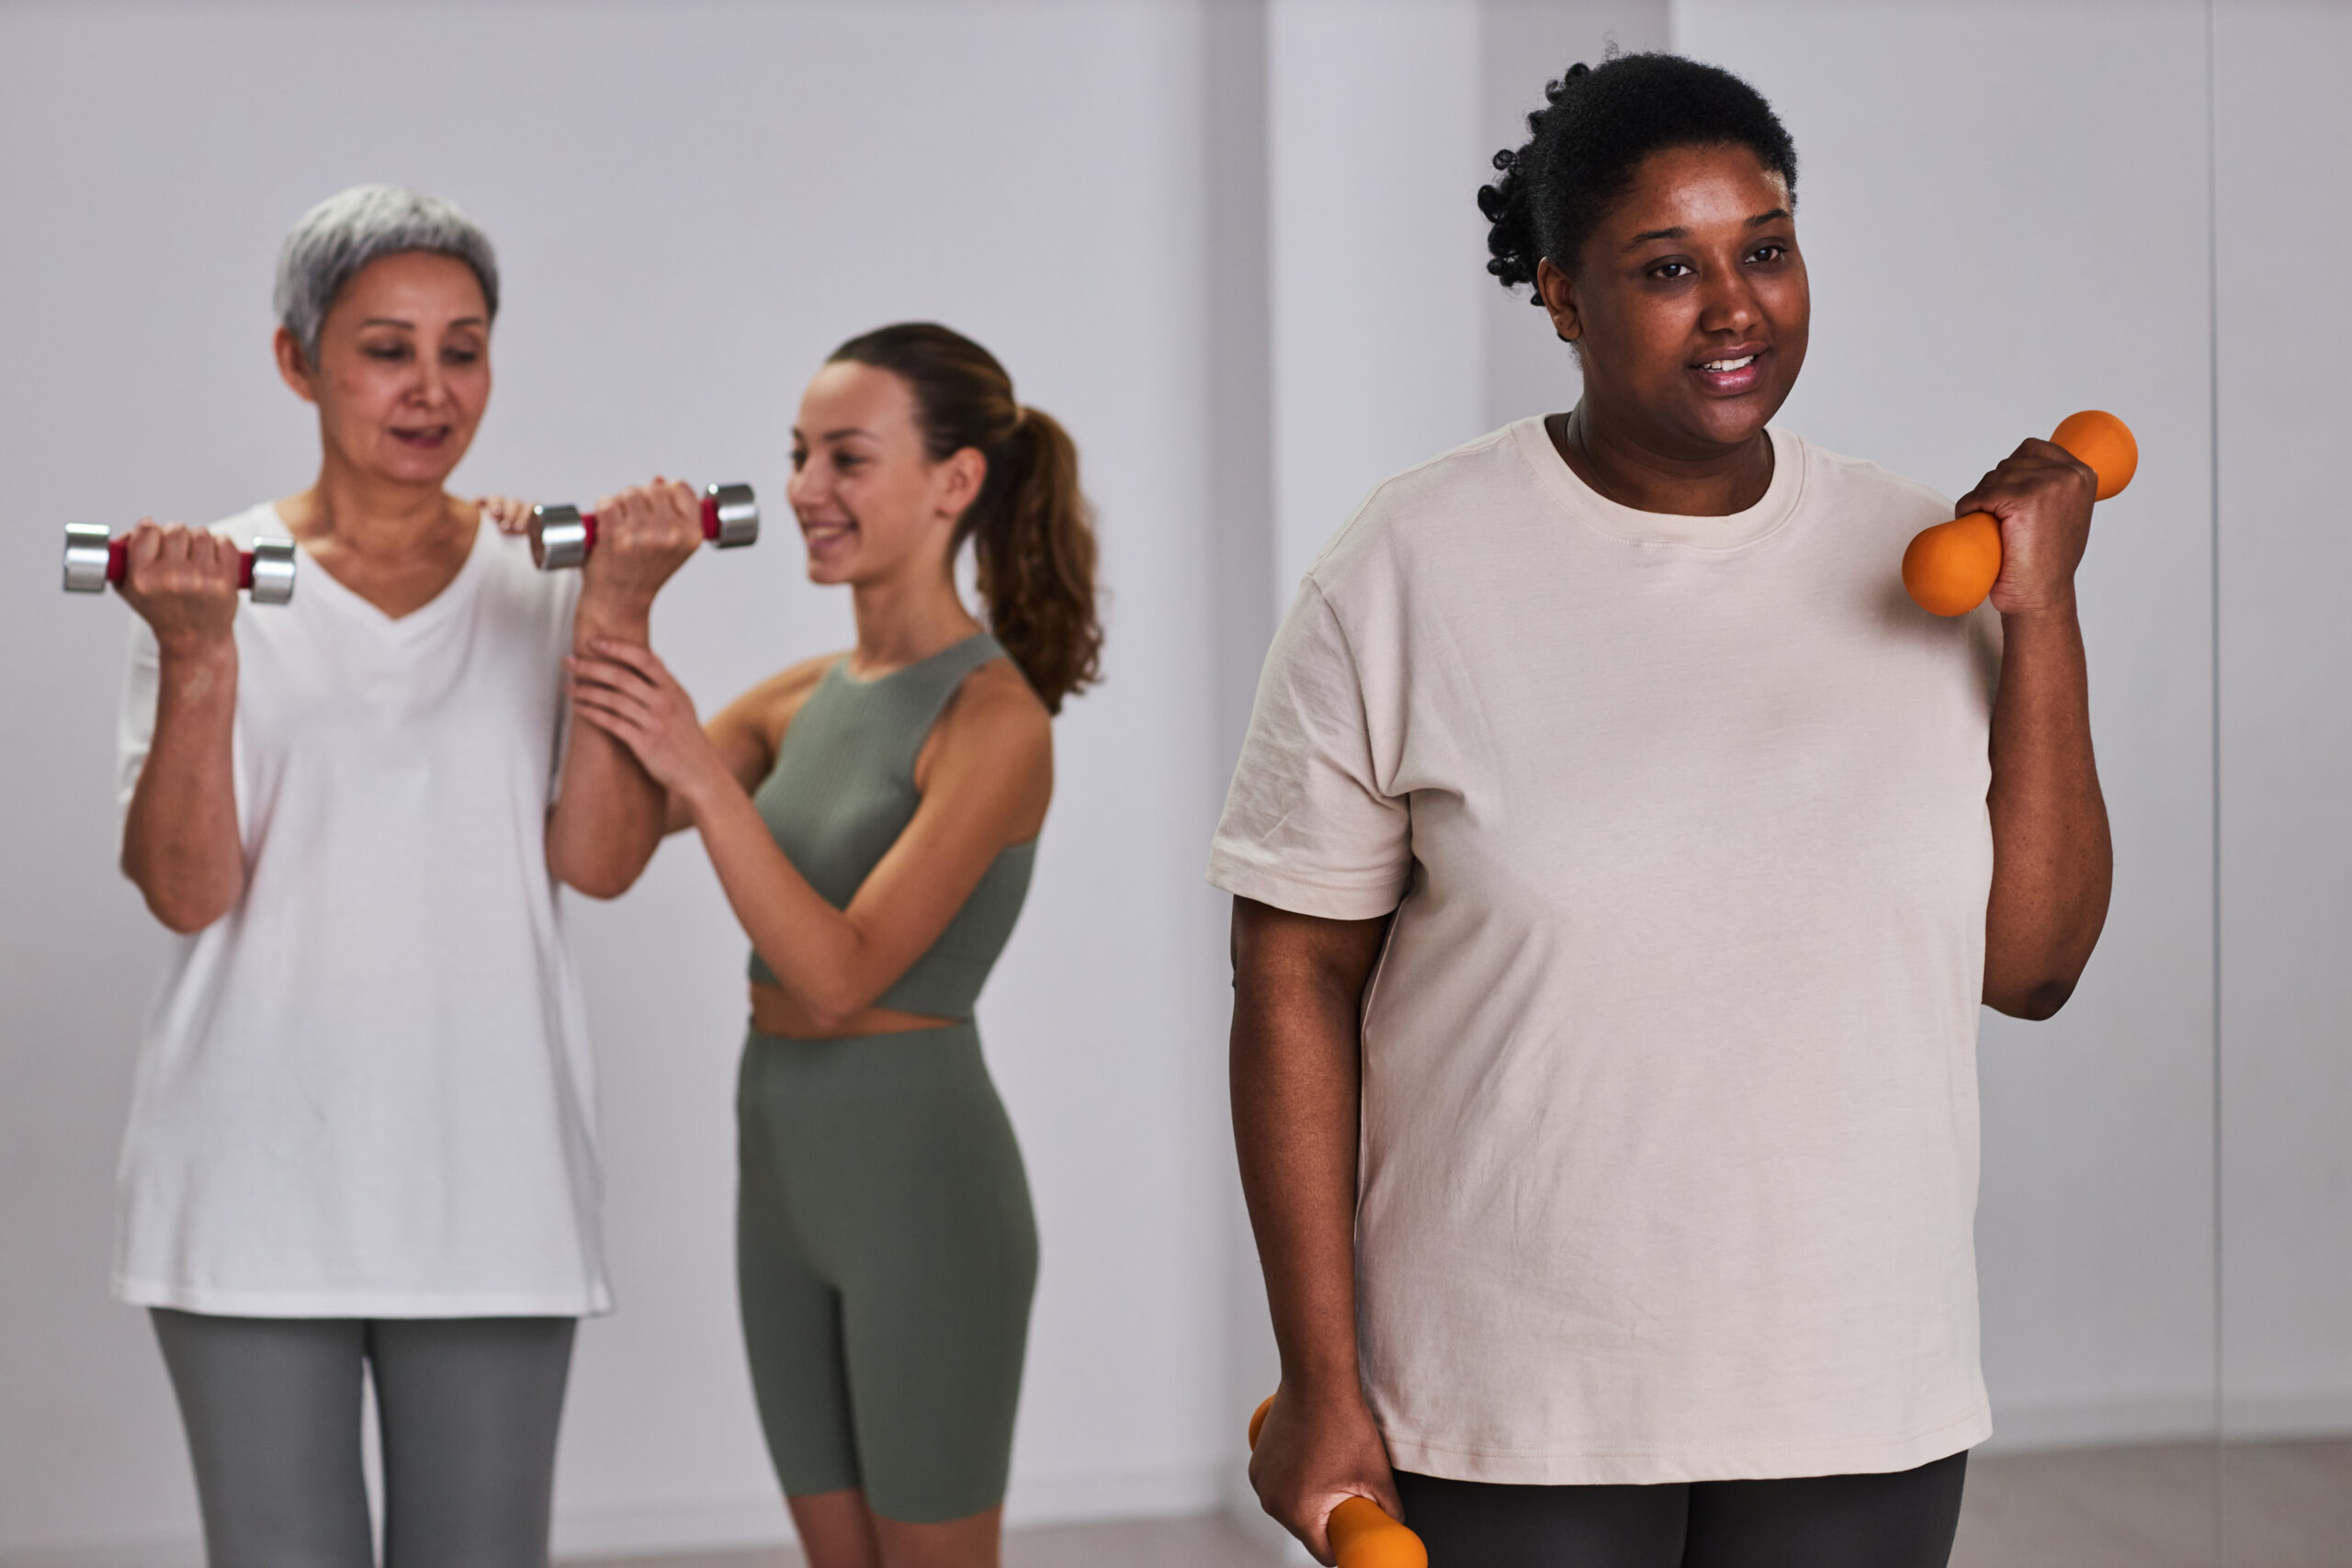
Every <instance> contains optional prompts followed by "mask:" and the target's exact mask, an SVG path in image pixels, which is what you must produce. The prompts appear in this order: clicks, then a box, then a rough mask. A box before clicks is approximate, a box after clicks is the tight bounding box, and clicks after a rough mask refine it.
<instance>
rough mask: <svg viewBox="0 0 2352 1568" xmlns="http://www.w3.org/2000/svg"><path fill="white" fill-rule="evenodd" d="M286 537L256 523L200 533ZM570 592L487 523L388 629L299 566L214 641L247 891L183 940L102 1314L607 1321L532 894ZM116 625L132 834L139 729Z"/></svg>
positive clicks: (549, 901)
mask: <svg viewBox="0 0 2352 1568" xmlns="http://www.w3.org/2000/svg"><path fill="white" fill-rule="evenodd" d="M216 531H217V532H219V533H221V534H224V535H226V536H230V537H232V538H233V539H235V540H236V541H237V542H238V543H239V544H241V545H243V546H246V547H251V545H252V543H253V539H254V535H255V534H256V533H265V534H267V533H278V534H282V533H284V532H285V525H283V524H282V523H280V522H279V521H278V520H277V514H276V513H275V512H274V510H273V509H272V508H271V507H270V506H269V505H267V504H264V505H261V506H256V507H254V508H253V509H252V510H251V511H249V512H244V513H239V514H238V515H237V516H235V517H232V518H231V519H229V520H228V521H227V522H225V523H222V524H220V525H218V528H217V530H216ZM578 581H579V574H578V573H576V572H548V573H544V574H543V573H541V572H539V571H537V570H535V569H534V568H533V567H532V565H531V558H530V554H529V552H528V550H527V549H526V548H525V547H524V546H523V544H522V543H521V542H520V541H519V540H513V539H507V538H504V537H502V536H500V535H499V533H498V531H497V530H496V529H495V528H494V527H492V525H490V523H489V522H488V521H487V520H485V521H484V523H483V524H482V526H481V533H480V534H479V535H478V536H476V537H475V540H474V545H473V549H472V551H471V553H470V554H469V556H468V557H467V558H466V564H465V566H464V568H463V569H462V570H459V571H458V575H457V577H456V579H455V580H454V581H451V582H450V584H449V586H448V587H447V588H446V589H445V590H443V591H442V592H441V594H440V596H439V597H437V598H435V600H434V601H433V602H432V603H431V604H426V605H424V607H423V608H421V609H419V610H417V611H415V612H414V613H413V614H412V615H404V616H402V617H401V618H400V619H398V620H394V619H391V618H390V617H388V616H386V615H384V614H383V613H382V612H381V611H379V610H378V609H377V608H376V607H375V606H374V605H372V604H368V602H367V601H366V600H364V599H362V598H360V597H359V596H358V595H357V594H356V593H354V592H351V591H350V590H349V589H347V588H345V587H344V586H343V585H342V584H341V583H339V582H337V581H335V580H334V578H333V577H331V576H329V575H328V574H327V573H326V572H325V571H324V570H322V569H321V568H320V567H319V566H318V564H317V563H316V562H314V561H311V560H310V559H309V558H307V557H306V558H304V559H303V561H302V563H301V567H300V576H299V580H298V581H297V582H296V584H295V591H294V599H293V602H292V603H291V604H285V605H280V606H269V605H260V606H256V605H250V604H248V605H243V606H241V607H240V608H239V610H238V613H237V620H236V638H237V660H238V667H237V716H236V743H235V773H236V792H237V822H238V828H239V831H240V834H241V836H242V837H243V841H244V851H245V873H246V883H245V893H244V897H243V900H242V901H241V902H240V903H239V904H238V905H237V907H236V908H234V909H232V910H231V911H230V912H229V914H227V915H226V916H224V917H223V918H222V919H219V920H216V921H214V922H213V923H212V924H211V925H209V926H208V927H206V928H205V929H204V930H203V931H198V933H197V934H195V935H194V936H190V937H184V938H181V939H180V940H179V942H178V944H177V949H176V952H175V954H174V957H173V960H172V963H171V965H170V967H169V969H168V971H167V972H166V973H165V975H164V981H163V985H162V987H161V989H160V990H159V992H158V993H157V996H156V998H155V1002H154V1008H153V1013H152V1014H151V1015H150V1017H149V1019H148V1022H147V1028H146V1037H145V1041H144V1043H143V1047H142V1050H141V1059H140V1066H139V1075H138V1086H137V1089H136V1091H135V1095H134V1098H133V1101H132V1106H131V1112H130V1131H129V1133H128V1134H126V1136H125V1138H124V1141H123V1151H122V1168H121V1201H122V1211H121V1232H120V1237H119V1253H118V1260H117V1267H116V1274H115V1291H116V1293H117V1294H118V1295H119V1296H120V1297H121V1298H122V1299H123V1300H125V1301H129V1302H136V1303H142V1304H148V1305H156V1306H170V1307H179V1308H183V1309H186V1310H188V1311H192V1312H201V1313H217V1314H230V1315H236V1316H256V1317H469V1316H515V1315H540V1314H546V1315H573V1314H585V1313H598V1312H605V1311H608V1310H609V1309H610V1306H611V1295H610V1292H609V1291H608V1290H607V1288H606V1286H605V1265H604V1257H603V1247H602V1242H601V1240H600V1237H599V1230H598V1214H597V1210H598V1203H599V1191H598V1177H597V1166H596V1156H595V1145H594V1106H593V1102H592V1097H593V1086H592V1080H591V1076H590V1062H589V1054H588V1038H587V1029H586V1025H585V1021H584V1016H583V1009H582V1000H581V994H580V986H579V980H578V976H576V975H575V973H574V971H573V966H572V962H571V954H570V953H569V951H568V949H567V946H566V943H565V940H564V934H563V926H562V920H561V917H560V912H559V909H558V906H557V897H556V886H555V884H554V882H553V880H552V879H551V878H550V877H549V875H548V865H547V852H546V820H547V813H548V803H549V800H550V798H551V796H552V795H553V792H554V783H555V779H556V777H557V765H558V759H559V756H560V750H561V747H562V743H563V735H564V731H563V721H564V701H563V675H562V670H561V667H560V660H561V658H562V656H563V655H564V654H565V653H566V652H568V651H569V650H570V647H571V613H572V606H573V604H574V603H575V601H576V600H577V597H578V592H579V590H578ZM155 691H156V649H155V641H154V637H153V634H151V633H150V632H149V631H148V630H147V627H146V624H145V623H144V622H143V621H139V620H138V619H137V617H133V632H132V638H131V656H130V671H129V674H128V677H127V679H126V681H125V682H124V688H123V699H122V728H121V745H120V785H121V798H122V800H123V803H124V805H125V806H126V807H127V806H128V805H129V803H130V795H131V791H132V789H133V787H134V786H135V785H136V784H137V783H138V779H139V773H140V769H141V765H142V764H143V762H144V761H145V760H146V756H147V750H148V746H149V742H150V739H151V738H152V736H153V729H154V721H155Z"/></svg>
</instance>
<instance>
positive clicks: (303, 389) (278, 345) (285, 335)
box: [270, 327, 319, 403]
mask: <svg viewBox="0 0 2352 1568" xmlns="http://www.w3.org/2000/svg"><path fill="white" fill-rule="evenodd" d="M270 347H271V348H272V349H274V350H275V351H276V352H277V374H278V375H279V376H280V377H281V378H284V380H285V382H286V384H287V385H288V386H289V387H291V388H293V389H294V395H295V396H296V397H298V398H300V399H301V400H303V401H304V402H306V403H315V402H317V401H318V400H319V394H318V389H317V388H316V387H315V386H313V385H312V383H311V362H310V360H309V359H308V358H306V357H304V355H303V353H302V345H301V344H300V343H299V342H297V341H296V339H295V336H294V334H293V333H290V332H288V331H287V330H286V329H285V328H284V327H280V328H278V329H277V336H276V337H274V338H272V339H271V340H270Z"/></svg>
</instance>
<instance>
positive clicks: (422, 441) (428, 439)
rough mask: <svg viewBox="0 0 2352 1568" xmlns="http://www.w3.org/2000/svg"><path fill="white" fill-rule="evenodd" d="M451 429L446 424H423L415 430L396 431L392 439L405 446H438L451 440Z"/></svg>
mask: <svg viewBox="0 0 2352 1568" xmlns="http://www.w3.org/2000/svg"><path fill="white" fill-rule="evenodd" d="M449 431H450V427H449V426H448V425H446V424H423V425H417V426H415V427H414V428H413V429H408V430H401V429H395V430H393V432H392V439H393V440H395V441H397V442H399V443H401V445H402V446H440V445H441V443H443V442H444V441H447V440H448V439H449Z"/></svg>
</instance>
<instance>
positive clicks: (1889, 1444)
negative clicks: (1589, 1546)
mask: <svg viewBox="0 0 2352 1568" xmlns="http://www.w3.org/2000/svg"><path fill="white" fill-rule="evenodd" d="M1771 439H1772V443H1773V451H1774V456H1775V466H1774V470H1773V476H1772V480H1771V484H1770V489H1769V490H1768V491H1766V493H1765V495H1764V497H1763V499H1762V500H1761V501H1760V502H1758V503H1757V505H1756V506H1754V507H1753V508H1751V509H1749V510H1748V511H1746V512H1743V513H1738V514H1736V515H1734V516H1729V517H1682V516H1669V515H1663V514H1658V513H1643V512H1636V511H1634V510H1632V509H1631V508H1628V507H1623V506H1619V505H1616V504H1614V503H1612V502H1609V501H1606V500H1604V499H1602V498H1601V497H1600V496H1599V495H1598V494H1596V493H1595V492H1594V491H1591V490H1590V489H1589V488H1588V487H1587V486H1586V485H1585V484H1583V483H1582V482H1581V481H1580V480H1578V479H1577V477H1576V476H1575V474H1574V473H1573V472H1571V471H1570V469H1569V468H1567V466H1566V464H1565V463H1563V462H1562V461H1561V459H1560V457H1559V456H1558V454H1557V453H1556V452H1555V450H1554V448H1553V446H1552V443H1551V441H1550V439H1549V438H1548V437H1547V436H1546V434H1544V425H1543V422H1542V421H1541V420H1538V419H1529V420H1523V421H1521V422H1520V423H1516V424H1512V425H1510V426H1508V427H1506V428H1505V429H1503V430H1500V431H1498V432H1496V433H1495V434H1491V435H1488V436H1486V437H1484V438H1483V439H1481V440H1478V441H1475V442H1472V443H1471V444H1469V445H1468V446H1463V447H1461V448H1459V449H1457V450H1455V451H1453V452H1450V453H1447V454H1446V455H1445V456H1443V457H1438V458H1436V459H1434V460H1433V461H1431V462H1429V463H1425V464H1423V465H1421V466H1420V467H1419V468H1413V469H1410V470H1408V471H1407V472H1405V473H1403V474H1400V475H1398V476H1397V477H1396V478H1394V479H1390V480H1388V481H1387V482H1386V483H1385V484H1384V485H1382V486H1381V487H1380V489H1379V490H1377V491H1374V494H1373V496H1372V498H1371V499H1370V500H1369V501H1367V502H1365V503H1364V505H1363V509H1362V510H1360V511H1359V512H1358V513H1356V515H1355V517H1354V519H1353V520H1352V521H1351V522H1350V523H1349V524H1348V525H1347V526H1346V527H1345V528H1343V529H1341V530H1340V534H1339V535H1338V536H1337V537H1336V538H1334V539H1333V540H1332V542H1331V544H1330V545H1329V547H1328V548H1327V549H1326V550H1325V551H1324V553H1323V555H1322V557H1321V558H1319V559H1318V560H1317V562H1316V564H1315V566H1314V568H1313V569H1312V570H1310V571H1309V572H1308V574H1307V578H1306V582H1305V583H1304V584H1303V585H1302V586H1301V588H1300V590H1299V593H1298V597H1297V600H1296V601H1295V604H1294V605H1293V607H1292V609H1291V612H1290V615H1289V616H1288V618H1287V619H1286V620H1285V621H1284V623H1283V627H1282V630H1281V632H1280V633H1279V635H1278V636H1277V637H1276V638H1275V640H1274V645H1273V649H1272V653H1271V654H1270V655H1269V656H1268V659H1267V661H1266V668H1265V673H1264V676H1263V679H1262V681H1261V684H1260V687H1259V691H1258V703H1257V711H1256V714H1255V716H1254V717H1253V719H1252V721H1251V724H1250V736H1249V740H1248V742H1247V744H1246V746H1245V748H1244V750H1243V751H1242V756H1241V761H1240V765H1239V767H1238V770H1237V771H1236V773H1235V775H1234V781H1233V788H1232V793H1231V795H1230V796H1229V797H1228V799H1227V804H1226V809H1225V816H1224V819H1223V821H1222V822H1221V824H1220V825H1219V827H1218V829H1217V835H1216V843H1215V846H1214V848H1213V851H1212V855H1211V861H1210V872H1209V876H1210V880H1211V881H1212V882H1214V883H1215V884H1216V886H1220V887H1223V888H1225V889H1227V891H1229V892H1232V893H1235V894H1238V895H1241V896H1243V897H1249V898H1253V899H1257V900H1260V901H1261V902H1264V903H1268V904H1272V905H1276V906H1279V907H1281V908H1286V909H1290V910H1294V911H1297V912H1300V913H1304V914H1310V915H1317V916H1323V917H1327V918H1330V919H1369V918H1372V917H1375V916H1380V915H1385V914H1387V913H1388V912H1389V911H1390V910H1392V909H1394V910H1396V911H1397V919H1396V923H1395V926H1394V928H1393V931H1392V933H1391V935H1390V938H1389V942H1388V946H1387V951H1386V953H1385V955H1384V956H1383V958H1382V960H1381V963H1380V966H1379V968H1378V970H1377V972H1376V974H1375V976H1374V980H1373V983H1372V985H1371V987H1369V989H1368V991H1367V995H1366V999H1365V1003H1364V1012H1363V1144H1362V1149H1361V1189H1360V1190H1361V1198H1360V1201H1359V1206H1358V1212H1357V1219H1356V1236H1357V1249H1358V1250H1357V1258H1358V1263H1357V1273H1358V1292H1359V1309H1358V1310H1359V1320H1358V1325H1359V1343H1360V1347H1361V1350H1362V1358H1363V1379H1364V1384H1365V1389H1366V1393H1367V1394H1368V1396H1369V1398H1370V1400H1371V1404H1372V1408H1373V1411H1374V1416H1376V1417H1377V1419H1378V1420H1379V1422H1380V1425H1381V1427H1382V1430H1383V1431H1384V1433H1385V1435H1386V1438H1387V1442H1388V1449H1389V1453H1390V1455H1391V1457H1392V1458H1393V1460H1394V1461H1395V1462H1396V1464H1397V1466H1398V1467H1399V1468H1400V1469H1404V1470H1410V1471H1415V1472H1421V1473H1425V1474H1430V1475H1438V1476H1445V1477H1451V1478H1454V1479H1460V1480H1470V1481H1486V1482H1517V1483H1543V1484H1563V1483H1657V1482H1677V1481H1702V1480H1724V1479H1736V1478H1742V1477H1773V1476H1794V1475H1817V1474H1835V1473H1846V1472H1873V1471H1894V1470H1903V1469H1908V1468H1910V1467H1912V1466H1915V1465H1919V1464H1923V1463H1926V1462H1928V1461H1931V1460H1934V1459H1938V1458H1940V1457H1942V1456H1944V1455H1947V1454H1951V1453H1954V1452H1957V1451H1959V1450H1962V1449H1965V1448H1968V1447H1970V1446H1972V1445H1973V1444H1975V1443H1976V1442H1978V1441H1980V1440H1982V1439H1983V1438H1985V1436H1986V1435H1987V1433H1988V1432H1989V1431H1990V1429H1991V1428H1990V1422H1989V1419H1988V1416H1987V1412H1986V1405H1985V1388H1984V1382H1983V1379H1982V1377H1981V1375H1980V1372H1979V1369H1978V1361H1977V1320H1976V1280H1975V1262H1974V1254H1973V1243H1972V1235H1971V1231H1972V1225H1973V1215H1974V1211H1975V1202H1976V1175H1977V1101H1976V1077H1975V1045H1976V1021H1977V1003H1978V997H1979V994H1980V991H1981V988H1982V983H1983V981H1982V976H1983V970H1984V944H1985V897H1986V893H1987V890H1988V888H1989V886H1990V880H1991V874H1992V862H1993V855H1992V838H1991V831H1990V827H1989V822H1988V818H1987V815H1986V810H1985V790H1986V787H1987V784H1989V782H1990V777H1991V770H1990V765H1989V762H1988V760H1987V754H1986V735H1987V725H1988V720H1989V717H1990V713H1991V699H1992V690H1993V683H1994V679H1995V676H1996V671H1997V660H1998V650H1997V635H1998V623H1997V620H1996V619H1995V618H1994V617H1993V616H1992V615H1991V614H1990V612H1984V613H1980V614H1979V615H1973V616H1969V617H1963V618H1961V619H1957V620H1949V621H1947V620H1939V619H1937V618H1935V617H1934V616H1931V615H1926V614H1924V613H1923V612H1921V611H1919V610H1917V609H1916V608H1914V607H1913V606H1912V605H1911V604H1910V603H1909V602H1908V601H1907V600H1906V599H1905V597H1904V594H1903V588H1902V584H1901V581H1900V580H1899V575H1898V570H1897V567H1898V563H1899V562H1900V560H1901V559H1902V555H1903V548H1904V546H1905V544H1906V543H1907V542H1908V541H1909V539H1910V537H1911V536H1912V535H1913V533H1915V532H1916V531H1917V530H1918V529H1919V528H1921V527H1923V526H1925V525H1928V524H1930V523H1936V522H1941V521H1943V520H1945V519H1947V518H1949V517H1950V516H1951V506H1950V505H1949V504H1947V503H1946V502H1945V501H1944V500H1943V498H1941V497H1940V496H1938V495H1937V494H1935V493H1934V492H1933V491H1928V490H1927V489H1926V488H1924V487H1922V486H1920V485H1917V484H1913V483H1911V482H1910V481H1908V480H1905V479H1898V478H1896V477H1895V476H1894V475H1892V474H1889V473H1887V472H1885V471H1884V470H1883V469H1880V468H1875V467H1873V466H1872V465H1871V464H1868V463H1863V462H1857V461H1855V460H1853V459H1851V458H1847V457H1835V456H1833V455H1831V454H1829V453H1826V452H1823V451H1819V450H1817V449H1815V448H1814V447H1811V446H1807V445H1806V444H1805V443H1804V441H1803V440H1802V439H1800V438H1799V437H1797V436H1796V435H1793V434H1790V433H1788V432H1786V431H1781V430H1774V431H1773V432H1772V433H1771Z"/></svg>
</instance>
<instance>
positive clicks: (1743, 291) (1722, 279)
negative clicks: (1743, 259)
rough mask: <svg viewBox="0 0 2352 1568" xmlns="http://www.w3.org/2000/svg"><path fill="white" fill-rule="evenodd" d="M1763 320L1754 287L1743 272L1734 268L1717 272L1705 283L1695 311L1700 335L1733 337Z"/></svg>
mask: <svg viewBox="0 0 2352 1568" xmlns="http://www.w3.org/2000/svg"><path fill="white" fill-rule="evenodd" d="M1763 316H1764V312H1763V310H1761V309H1759V308H1758V305H1757V303H1756V289H1755V286H1754V285H1753V283H1752V282H1751V281H1750V280H1749V278H1748V276H1747V273H1746V272H1745V271H1743V270H1741V269H1740V268H1738V267H1731V268H1729V269H1726V270H1718V271H1717V272H1716V273H1715V274H1714V276H1713V277H1711V278H1709V279H1708V282H1707V291H1706V296H1705V299H1704V302H1703V304H1702V307H1701V310H1700V311H1699V328H1700V330H1701V331H1702V332H1709V333H1725V334H1728V335H1732V336H1737V335H1738V334H1740V333H1745V332H1746V331H1747V329H1748V328H1750V327H1752V326H1754V325H1755V324H1756V323H1757V322H1758V321H1761V320H1762V319H1763Z"/></svg>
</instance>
